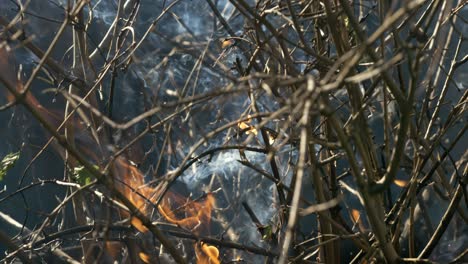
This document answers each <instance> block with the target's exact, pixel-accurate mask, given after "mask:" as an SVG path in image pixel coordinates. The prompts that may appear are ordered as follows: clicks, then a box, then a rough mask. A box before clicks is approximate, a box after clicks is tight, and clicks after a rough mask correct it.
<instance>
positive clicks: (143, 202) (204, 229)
mask: <svg viewBox="0 0 468 264" xmlns="http://www.w3.org/2000/svg"><path fill="white" fill-rule="evenodd" d="M114 177H115V179H116V187H117V189H118V190H119V191H120V192H122V193H123V194H125V196H126V197H127V198H128V199H129V200H130V201H131V202H132V204H133V205H134V206H135V207H136V208H138V210H140V212H141V213H142V214H145V215H149V214H150V213H151V211H150V209H151V208H150V207H149V206H148V204H150V203H154V202H155V201H154V200H155V196H154V195H153V194H154V193H155V190H154V189H153V188H152V187H150V186H148V185H145V182H144V177H143V174H142V173H141V172H140V171H139V170H138V168H136V167H134V166H132V165H130V164H129V163H128V162H126V161H125V160H124V159H122V158H119V159H117V160H116V162H115V164H114ZM214 205H215V198H214V195H213V194H212V193H208V194H206V196H205V197H203V198H202V199H200V200H198V201H194V200H191V199H186V198H184V197H182V196H180V195H177V194H175V193H173V192H168V193H167V194H166V195H165V196H164V198H163V199H162V201H161V203H160V205H159V206H158V209H159V212H160V213H161V215H162V216H163V217H164V218H165V219H166V220H167V221H169V222H170V223H173V224H176V225H178V226H180V227H182V228H185V229H189V230H190V231H191V232H193V233H195V234H197V235H202V234H207V233H208V231H209V230H208V228H209V226H210V220H211V211H212V209H213V207H214ZM172 208H175V209H172ZM123 213H124V214H125V215H127V216H129V214H128V212H123ZM131 224H132V226H134V227H135V228H136V229H138V230H139V231H140V232H147V231H148V230H147V228H146V227H145V226H143V224H142V223H141V221H140V220H139V219H138V218H136V217H132V219H131ZM195 255H196V258H197V263H198V264H217V263H220V261H219V259H218V256H219V251H218V249H217V248H216V247H214V246H211V245H208V244H203V243H196V244H195ZM139 257H140V258H141V260H142V261H143V262H145V263H149V262H150V259H149V256H148V255H146V254H145V253H143V252H141V253H139Z"/></svg>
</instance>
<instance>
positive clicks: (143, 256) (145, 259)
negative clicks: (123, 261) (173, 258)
mask: <svg viewBox="0 0 468 264" xmlns="http://www.w3.org/2000/svg"><path fill="white" fill-rule="evenodd" d="M138 256H139V257H140V259H141V261H143V262H144V263H151V258H150V256H149V255H148V254H146V253H143V252H140V253H138Z"/></svg>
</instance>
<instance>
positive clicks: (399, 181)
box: [393, 179, 408, 188]
mask: <svg viewBox="0 0 468 264" xmlns="http://www.w3.org/2000/svg"><path fill="white" fill-rule="evenodd" d="M393 183H395V184H396V185H397V186H398V187H402V188H403V187H406V185H408V181H405V180H398V179H395V180H393Z"/></svg>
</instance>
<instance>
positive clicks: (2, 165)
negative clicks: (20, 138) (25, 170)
mask: <svg viewBox="0 0 468 264" xmlns="http://www.w3.org/2000/svg"><path fill="white" fill-rule="evenodd" d="M19 157H20V153H19V151H18V152H14V153H10V154H8V155H6V156H5V157H3V159H2V161H1V162H0V181H2V180H3V178H4V177H5V175H6V174H7V172H8V170H9V169H11V168H13V166H15V163H16V161H17V160H18V159H19Z"/></svg>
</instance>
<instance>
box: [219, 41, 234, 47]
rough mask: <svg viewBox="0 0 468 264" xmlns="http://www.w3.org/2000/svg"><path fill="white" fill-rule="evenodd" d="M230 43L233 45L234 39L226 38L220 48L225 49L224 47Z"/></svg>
mask: <svg viewBox="0 0 468 264" xmlns="http://www.w3.org/2000/svg"><path fill="white" fill-rule="evenodd" d="M232 45H234V40H233V39H226V40H224V41H223V43H222V44H221V48H223V49H225V48H228V47H230V46H232Z"/></svg>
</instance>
